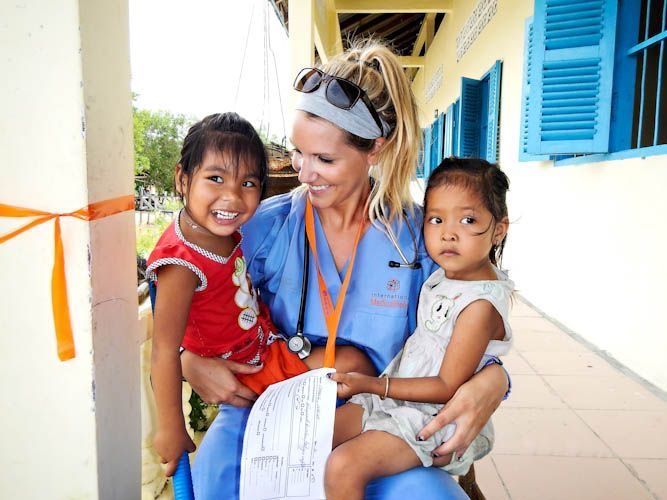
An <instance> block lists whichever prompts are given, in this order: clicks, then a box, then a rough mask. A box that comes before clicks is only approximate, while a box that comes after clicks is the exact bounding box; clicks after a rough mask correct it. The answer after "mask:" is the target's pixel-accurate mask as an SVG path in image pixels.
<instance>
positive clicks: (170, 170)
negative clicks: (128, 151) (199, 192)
mask: <svg viewBox="0 0 667 500" xmlns="http://www.w3.org/2000/svg"><path fill="white" fill-rule="evenodd" d="M133 111H134V112H133V123H134V175H135V176H141V177H140V179H141V180H140V181H138V183H140V184H142V185H144V186H145V187H154V188H155V189H156V190H157V192H159V193H162V192H173V190H174V185H173V184H174V167H175V166H176V163H178V159H179V155H180V151H181V145H182V143H183V138H184V137H185V134H186V132H187V129H188V127H189V126H190V124H191V123H192V122H193V119H192V118H188V117H186V116H185V115H181V114H173V113H170V112H168V111H151V110H147V109H137V108H134V110H133ZM137 187H138V186H137Z"/></svg>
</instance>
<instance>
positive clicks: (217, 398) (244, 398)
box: [181, 351, 262, 406]
mask: <svg viewBox="0 0 667 500" xmlns="http://www.w3.org/2000/svg"><path fill="white" fill-rule="evenodd" d="M181 367H182V370H183V376H184V377H185V380H187V381H188V382H189V383H190V385H191V386H192V388H193V389H194V390H195V392H196V393H197V394H199V396H200V397H201V398H202V400H204V402H206V403H208V404H220V403H227V404H230V405H232V406H251V405H252V403H253V401H255V400H256V399H257V394H255V393H254V392H253V391H251V390H250V389H248V388H247V387H246V386H245V385H243V384H242V383H241V382H239V381H238V380H237V379H236V375H235V374H236V373H243V374H245V373H257V372H258V371H260V370H261V369H262V366H261V365H260V366H250V365H246V364H242V363H236V362H234V361H228V360H226V359H220V358H205V357H202V356H198V355H196V354H193V353H191V352H189V351H183V354H182V355H181Z"/></svg>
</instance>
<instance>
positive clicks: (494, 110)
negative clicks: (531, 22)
mask: <svg viewBox="0 0 667 500" xmlns="http://www.w3.org/2000/svg"><path fill="white" fill-rule="evenodd" d="M502 67H503V65H502V62H501V61H496V62H495V64H494V65H493V67H492V68H491V69H490V70H489V107H488V113H487V117H486V120H487V124H488V127H487V129H486V130H487V132H486V160H487V161H490V162H491V163H495V162H497V161H498V143H499V134H500V121H499V119H500V79H501V76H502ZM481 119H482V120H484V119H485V118H484V117H482V118H481ZM481 139H482V140H484V139H485V138H484V137H482V138H481Z"/></svg>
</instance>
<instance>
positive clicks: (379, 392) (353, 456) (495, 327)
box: [325, 158, 514, 500]
mask: <svg viewBox="0 0 667 500" xmlns="http://www.w3.org/2000/svg"><path fill="white" fill-rule="evenodd" d="M508 189H509V181H508V179H507V176H506V175H505V174H504V173H503V172H502V171H501V170H500V168H498V166H497V165H494V164H491V163H488V162H486V161H484V160H480V159H463V158H447V159H445V160H443V162H442V163H441V164H440V165H439V166H438V168H436V169H435V170H434V171H433V173H432V174H431V176H430V178H429V180H428V184H427V187H426V195H425V198H424V241H425V244H426V249H427V251H428V253H429V255H430V256H431V258H432V259H433V260H434V261H435V262H436V263H437V264H438V265H439V266H440V268H439V269H438V270H437V271H435V272H434V273H433V274H432V275H431V276H430V277H429V278H428V280H426V282H425V283H424V285H423V286H422V289H421V294H420V297H419V308H418V312H417V316H418V320H417V328H416V330H415V332H414V333H413V334H412V336H411V337H410V338H409V339H408V341H407V342H406V344H405V346H404V348H403V350H402V351H401V352H399V353H398V354H397V355H396V357H395V358H394V359H393V360H392V361H391V363H390V364H389V366H387V368H386V370H385V371H384V372H383V373H382V374H381V375H380V377H369V376H368V375H363V374H360V373H333V374H331V378H332V379H333V380H335V381H336V382H337V383H338V396H339V397H341V398H350V397H351V399H350V401H349V402H348V403H347V404H345V405H344V406H342V407H341V408H339V409H338V410H337V413H336V424H335V430H334V448H335V449H334V451H333V452H332V454H331V456H330V457H329V461H328V463H327V470H326V475H325V488H326V494H327V499H329V500H336V499H346V500H350V499H361V498H363V495H364V490H365V487H366V484H368V483H369V482H370V481H372V480H373V479H375V478H378V477H382V476H387V475H391V474H396V473H398V472H402V471H404V470H407V469H411V468H413V467H417V466H420V465H423V466H425V467H429V466H431V465H432V464H433V455H432V454H431V451H432V450H433V449H434V448H436V447H438V446H439V445H440V444H442V443H443V442H444V441H446V440H447V439H448V438H449V437H450V436H451V435H452V434H453V425H450V426H446V427H444V428H443V429H442V430H441V431H439V432H437V433H435V434H434V435H433V436H431V437H430V438H428V439H424V437H423V436H421V435H419V432H420V430H421V429H422V428H423V427H424V426H425V425H426V424H427V423H428V422H429V421H430V420H431V419H432V418H433V415H434V414H436V413H437V412H438V411H439V410H441V409H442V407H443V406H444V404H445V403H446V402H447V401H449V399H450V398H451V397H452V396H453V395H454V393H455V392H456V390H457V389H458V388H459V386H460V385H462V384H463V383H464V382H466V381H467V380H468V379H469V378H470V377H471V376H472V375H473V374H474V373H476V372H477V371H478V370H480V369H481V368H483V367H484V366H486V364H488V363H492V362H498V356H500V355H503V354H506V353H507V352H508V350H509V348H510V345H511V338H512V334H511V330H510V325H509V321H508V320H509V308H510V302H511V297H512V292H513V288H514V286H513V283H512V282H511V281H510V280H509V279H508V278H507V276H506V275H505V274H504V273H503V272H502V271H500V270H499V269H498V267H496V265H497V262H498V261H499V260H500V258H501V256H502V252H503V248H504V246H505V240H506V235H507V229H508V226H509V221H508V217H507V204H506V201H505V195H506V192H507V190H508ZM492 445H493V428H492V427H491V423H490V421H489V422H488V423H487V425H486V426H485V427H484V428H483V429H482V431H481V432H480V434H479V436H477V438H476V439H475V441H474V442H473V443H472V445H471V446H470V447H469V448H468V449H467V450H466V452H465V453H464V454H463V455H462V456H460V457H456V456H452V457H451V461H450V464H449V465H448V466H446V467H444V469H445V470H447V471H448V472H450V473H451V474H457V475H459V474H464V473H465V472H467V470H468V468H469V467H470V464H472V462H473V461H474V460H475V459H478V458H480V457H481V456H483V455H485V454H486V453H488V452H489V451H490V450H491V447H492Z"/></svg>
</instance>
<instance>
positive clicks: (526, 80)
mask: <svg viewBox="0 0 667 500" xmlns="http://www.w3.org/2000/svg"><path fill="white" fill-rule="evenodd" d="M533 45H534V33H533V18H532V17H529V18H528V19H526V23H525V33H524V47H523V88H522V89H521V130H520V132H519V138H520V139H519V160H521V161H538V160H547V159H549V155H531V154H530V153H528V125H529V123H530V120H529V111H530V100H529V99H528V95H529V93H530V83H531V75H532V71H533V63H534V61H533V60H534V56H533Z"/></svg>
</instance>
